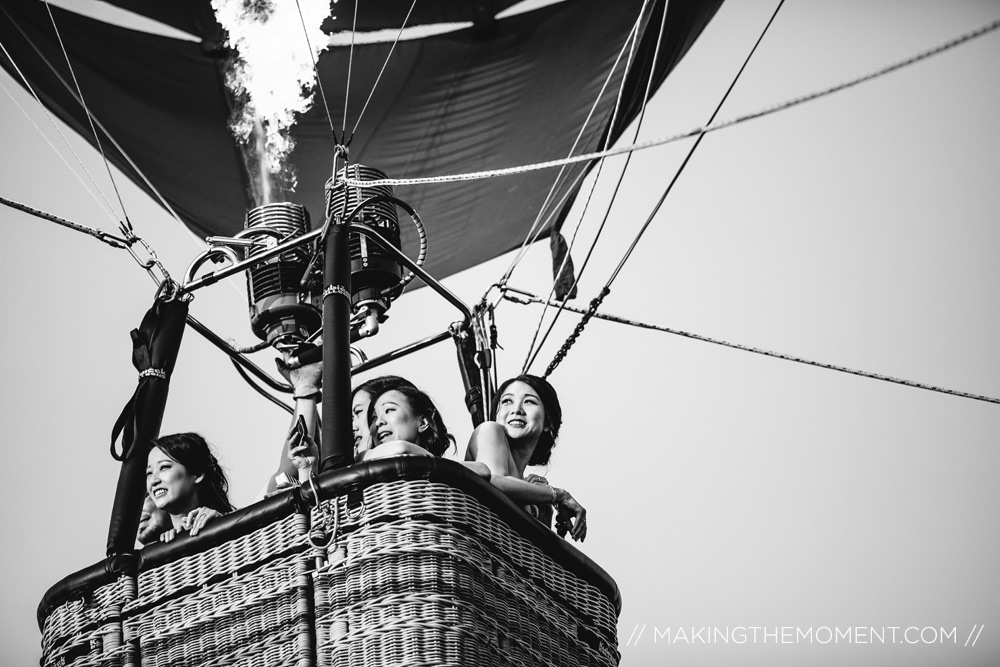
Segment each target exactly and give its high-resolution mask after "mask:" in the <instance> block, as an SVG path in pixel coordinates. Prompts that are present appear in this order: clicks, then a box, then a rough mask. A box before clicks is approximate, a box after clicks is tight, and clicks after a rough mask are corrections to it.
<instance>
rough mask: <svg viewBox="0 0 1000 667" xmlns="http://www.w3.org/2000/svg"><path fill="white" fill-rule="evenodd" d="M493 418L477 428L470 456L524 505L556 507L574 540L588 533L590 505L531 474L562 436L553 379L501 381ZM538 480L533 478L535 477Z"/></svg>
mask: <svg viewBox="0 0 1000 667" xmlns="http://www.w3.org/2000/svg"><path fill="white" fill-rule="evenodd" d="M491 414H492V416H493V421H487V422H483V423H482V424H480V425H479V426H478V427H476V430H475V431H473V432H472V437H471V438H470V439H469V448H468V449H467V450H466V455H465V456H466V459H467V460H470V461H477V462H480V463H483V464H485V465H486V467H487V468H489V470H490V473H491V482H492V484H493V486H495V487H496V488H497V489H499V490H500V491H502V492H503V493H504V494H506V495H507V497H508V498H510V499H511V500H513V501H514V502H516V503H518V504H521V505H539V506H541V505H547V504H551V505H552V506H553V507H554V508H555V509H556V529H557V530H558V531H559V534H560V535H563V534H565V533H566V532H569V534H570V536H571V537H572V538H573V539H574V540H581V541H582V540H583V539H584V538H585V537H586V536H587V510H585V509H584V508H583V506H582V505H580V503H578V502H577V501H576V499H575V498H573V496H572V495H570V493H569V492H568V491H566V489H560V488H556V487H554V486H551V485H549V484H548V482H547V481H546V480H544V478H539V477H535V476H529V479H525V477H524V470H525V468H527V467H528V466H529V465H532V466H533V465H545V464H547V463H548V462H549V457H550V455H551V452H552V448H553V447H555V444H556V440H557V439H558V438H559V428H560V427H561V426H562V407H561V406H560V405H559V396H558V395H557V394H556V390H555V389H554V388H553V387H552V385H551V384H549V382H548V381H547V380H545V379H544V378H540V377H537V376H535V375H519V376H517V377H515V378H511V379H509V380H507V381H506V382H504V383H503V384H501V385H500V387H499V389H498V390H497V392H496V394H495V395H494V397H493V406H492V409H491ZM532 478H533V479H534V480H535V481H530V480H531V479H532Z"/></svg>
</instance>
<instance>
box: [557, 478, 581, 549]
mask: <svg viewBox="0 0 1000 667" xmlns="http://www.w3.org/2000/svg"><path fill="white" fill-rule="evenodd" d="M553 488H554V487H553ZM555 491H556V501H555V503H554V504H555V506H556V532H557V533H559V536H560V537H565V536H566V533H567V532H568V533H569V534H570V537H572V538H573V539H574V540H576V541H578V542H582V541H583V540H584V539H585V538H586V537H587V510H585V509H584V508H583V505H581V504H580V503H578V502H577V501H576V498H574V497H573V496H571V495H570V493H569V491H567V490H566V489H555Z"/></svg>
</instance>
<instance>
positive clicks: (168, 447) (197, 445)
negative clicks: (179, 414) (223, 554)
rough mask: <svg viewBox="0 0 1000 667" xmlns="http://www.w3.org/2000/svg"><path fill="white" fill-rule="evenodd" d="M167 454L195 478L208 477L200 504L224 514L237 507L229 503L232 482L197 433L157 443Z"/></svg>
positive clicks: (200, 487)
mask: <svg viewBox="0 0 1000 667" xmlns="http://www.w3.org/2000/svg"><path fill="white" fill-rule="evenodd" d="M153 447H159V448H160V449H161V450H162V451H163V453H164V454H166V455H167V456H169V457H170V458H172V459H173V460H174V461H177V462H178V463H180V464H181V465H182V466H184V467H185V468H187V470H188V472H190V473H191V474H192V475H195V476H198V475H204V478H203V479H202V480H201V481H200V482H198V486H197V489H198V504H199V505H201V506H203V507H209V508H211V509H213V510H215V511H217V512H219V513H220V514H228V513H229V512H232V511H233V510H234V509H236V508H235V507H233V505H232V503H230V502H229V480H227V479H226V473H225V472H223V470H222V466H220V465H219V460H218V459H217V458H215V454H213V453H212V448H211V447H210V446H209V444H208V442H206V441H205V438H203V437H201V436H200V435H198V434H197V433H174V434H173V435H165V436H163V437H162V438H158V439H157V440H154V441H153Z"/></svg>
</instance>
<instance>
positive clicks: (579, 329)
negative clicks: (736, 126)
mask: <svg viewBox="0 0 1000 667" xmlns="http://www.w3.org/2000/svg"><path fill="white" fill-rule="evenodd" d="M784 4H785V0H779V2H778V6H777V7H775V8H774V12H773V13H772V14H771V18H770V20H769V21H768V22H767V25H765V26H764V30H763V31H761V33H760V36H759V37H758V38H757V42H756V43H755V44H754V45H753V48H752V49H750V53H748V54H747V57H746V58H745V59H744V61H743V65H742V66H741V67H740V69H739V71H738V72H737V73H736V76H735V77H734V78H733V80H732V82H731V83H730V84H729V88H728V89H727V90H726V93H725V94H724V95H723V96H722V99H721V100H719V104H718V105H717V106H716V107H715V111H713V112H712V116H711V117H710V118H709V119H708V123H707V125H711V124H712V122H713V121H714V120H715V117H716V116H717V115H718V113H719V111H720V110H721V109H722V106H723V105H724V104H725V103H726V100H727V99H728V98H729V94H730V93H731V92H733V88H735V87H736V82H737V81H739V79H740V76H742V74H743V72H744V70H746V67H747V65H748V64H749V62H750V59H751V58H753V54H754V53H756V51H757V47H758V46H760V43H761V42H762V41H763V39H764V35H766V34H767V31H768V29H769V28H770V27H771V24H772V23H774V19H775V18H776V17H777V16H778V11H779V10H781V7H782V5H784ZM704 137H705V135H704V134H700V135H698V138H697V139H696V140H695V142H694V144H693V145H692V146H691V148H690V149H689V150H688V154H687V156H686V157H685V158H684V161H683V162H681V166H680V167H678V169H677V171H676V172H675V173H674V176H673V178H671V179H670V182H669V183H668V184H667V187H666V189H664V191H663V194H662V195H661V196H660V200H659V201H658V202H656V205H655V206H654V207H653V210H652V211H651V212H650V214H649V216H648V217H647V218H646V222H644V223H643V225H642V227H641V228H640V229H639V233H638V234H636V235H635V238H634V239H632V245H630V246H629V248H628V250H626V251H625V255H624V256H623V257H622V259H621V261H619V262H618V266H617V267H615V270H614V271H613V272H612V273H611V277H609V278H608V280H607V282H606V283H605V284H604V287H603V288H601V291H600V293H599V294H598V296H597V297H595V298H594V299H593V300H592V301H591V302H590V308H589V309H588V311H587V313H586V314H585V315H584V316H583V317H582V318H581V319H580V321H579V322H578V323H577V325H576V327H575V328H574V329H573V333H571V334H570V336H569V338H567V339H566V341H565V342H564V343H563V344H562V347H560V348H559V350H558V351H557V352H556V355H555V357H553V359H552V361H551V362H550V363H549V365H548V367H547V368H546V369H545V375H544V376H543V377H546V378H547V377H548V376H549V375H551V374H552V371H554V370H555V369H556V367H557V366H559V364H560V363H561V362H562V360H563V359H564V358H565V357H566V354H567V353H568V352H569V350H570V348H571V347H572V346H573V344H574V343H576V340H577V338H579V337H580V334H581V333H583V329H584V327H586V326H587V323H588V322H589V321H590V318H592V317H593V316H594V314H595V313H596V312H597V308H598V307H599V306H600V304H601V302H603V301H604V298H605V297H606V296H607V295H608V294H610V293H611V283H613V282H614V281H615V278H617V277H618V273H619V272H620V271H621V270H622V267H624V266H625V262H626V261H628V258H629V257H631V255H632V252H633V251H634V250H635V248H636V246H637V245H638V244H639V239H641V238H642V235H643V234H644V233H645V232H646V230H647V229H648V228H649V225H650V223H651V222H652V221H653V219H654V218H655V217H656V214H657V213H659V211H660V207H661V206H663V202H665V201H666V199H667V195H669V194H670V191H671V190H672V189H673V187H674V184H675V183H677V179H678V178H680V175H681V173H682V172H683V171H684V167H686V166H687V164H688V162H689V161H690V160H691V156H692V155H694V152H695V150H696V149H697V148H698V145H699V144H700V143H701V140H702V139H703V138H704ZM536 356H537V353H536Z"/></svg>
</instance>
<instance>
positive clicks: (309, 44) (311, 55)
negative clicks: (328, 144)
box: [295, 0, 358, 144]
mask: <svg viewBox="0 0 1000 667" xmlns="http://www.w3.org/2000/svg"><path fill="white" fill-rule="evenodd" d="M295 8H296V9H298V10H299V22H300V23H301V24H302V36H303V37H305V39H306V48H307V49H308V50H309V58H310V59H311V60H312V66H313V72H314V73H315V74H316V83H317V84H318V87H319V97H320V99H321V100H323V109H324V110H325V111H326V122H327V124H329V126H330V134H332V135H333V142H334V143H335V144H337V143H339V142H338V141H337V131H336V130H335V129H333V117H332V116H331V115H330V105H329V104H327V103H326V91H325V90H323V79H321V78H320V76H319V66H318V65H317V64H316V55H315V54H314V53H313V48H312V42H310V41H309V29H308V28H307V27H306V19H305V17H304V16H303V15H302V4H301V3H300V2H299V0H295ZM354 11H355V15H357V11H358V6H357V3H355V5H354Z"/></svg>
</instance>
